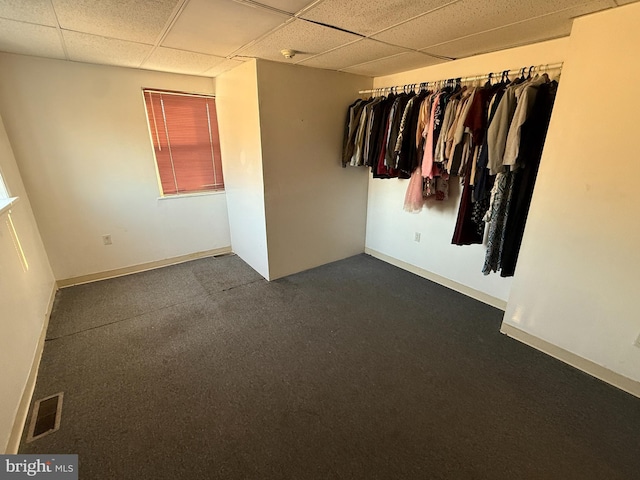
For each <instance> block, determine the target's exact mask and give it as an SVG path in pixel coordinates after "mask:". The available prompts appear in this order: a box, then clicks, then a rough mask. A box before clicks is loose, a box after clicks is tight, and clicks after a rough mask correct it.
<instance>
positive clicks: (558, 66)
mask: <svg viewBox="0 0 640 480" xmlns="http://www.w3.org/2000/svg"><path fill="white" fill-rule="evenodd" d="M562 65H563V62H559V63H552V64H550V65H538V66H533V65H532V66H531V67H521V68H515V69H511V70H502V71H499V72H491V73H484V74H479V75H472V76H470V77H453V78H448V79H442V80H432V81H430V82H420V83H408V84H405V85H394V86H390V87H380V88H371V89H369V90H360V91H359V92H358V93H359V94H361V95H363V94H368V93H377V94H383V93H384V92H386V91H389V92H392V91H393V92H411V91H412V90H415V89H416V88H425V87H428V86H437V85H439V86H445V85H447V84H451V83H454V82H455V83H466V82H474V81H477V80H482V79H487V80H489V81H491V80H492V79H493V80H498V81H499V80H500V79H501V78H504V77H505V76H506V77H508V76H510V75H515V74H519V75H520V74H521V75H529V74H531V73H534V72H535V73H545V72H548V71H550V70H562Z"/></svg>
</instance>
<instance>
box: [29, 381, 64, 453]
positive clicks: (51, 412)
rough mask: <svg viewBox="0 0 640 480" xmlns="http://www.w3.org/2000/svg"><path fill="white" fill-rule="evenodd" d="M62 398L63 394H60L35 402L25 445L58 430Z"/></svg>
mask: <svg viewBox="0 0 640 480" xmlns="http://www.w3.org/2000/svg"><path fill="white" fill-rule="evenodd" d="M62 397H63V393H62V392H60V393H56V394H55V395H51V396H50V397H47V398H42V399H40V400H37V401H36V403H35V404H34V405H33V414H32V415H31V423H30V424H29V433H28V434H27V443H29V442H33V441H34V440H37V439H39V438H42V437H44V436H45V435H48V434H50V433H52V432H55V431H56V430H58V429H59V428H60V417H61V415H62Z"/></svg>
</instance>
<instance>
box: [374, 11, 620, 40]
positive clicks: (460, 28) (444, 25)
mask: <svg viewBox="0 0 640 480" xmlns="http://www.w3.org/2000/svg"><path fill="white" fill-rule="evenodd" d="M602 3H603V2H602V1H600V0H595V1H594V0H592V1H589V2H585V0H535V1H527V2H514V1H513V0H493V1H491V2H487V1H486V0H461V1H459V2H457V3H454V4H452V5H448V6H447V7H445V8H442V9H440V10H437V11H435V12H433V13H430V14H428V15H424V16H422V17H419V18H417V19H414V20H411V21H410V22H407V23H405V24H403V25H400V26H398V27H395V28H392V29H390V30H387V31H385V32H382V33H380V34H378V35H375V36H374V38H376V39H379V40H383V41H385V42H389V43H393V44H395V45H402V46H404V47H409V48H414V49H422V48H425V47H428V46H430V45H435V44H440V43H443V42H446V41H449V40H454V39H456V38H460V37H464V36H467V35H473V34H475V33H480V32H484V31H487V30H490V29H493V28H497V27H501V26H504V25H509V24H511V23H514V22H520V21H523V20H526V19H531V18H534V17H537V16H540V15H544V14H546V13H550V12H557V11H560V10H563V9H567V8H572V7H575V6H578V5H579V6H585V7H586V10H589V11H595V10H599V9H601V8H602V7H601V5H602ZM605 3H606V4H607V6H610V3H611V2H610V0H606V2H605ZM591 5H599V6H597V7H595V9H590V8H589V7H590V6H591ZM605 8H606V7H605Z"/></svg>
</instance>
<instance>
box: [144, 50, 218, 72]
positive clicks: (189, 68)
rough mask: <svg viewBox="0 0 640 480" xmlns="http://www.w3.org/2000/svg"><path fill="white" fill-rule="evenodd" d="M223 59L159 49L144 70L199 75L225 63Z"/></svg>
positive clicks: (148, 60) (152, 55) (149, 59)
mask: <svg viewBox="0 0 640 480" xmlns="http://www.w3.org/2000/svg"><path fill="white" fill-rule="evenodd" d="M224 60H225V59H224V58H222V57H215V56H213V55H204V54H202V53H193V52H186V51H184V50H175V49H173V48H165V47H158V48H157V49H156V50H155V51H154V52H153V53H152V54H151V56H150V57H149V58H148V59H147V61H145V62H144V64H143V65H142V68H146V69H151V70H160V71H162V72H173V73H184V74H187V75H199V74H201V73H202V72H204V71H206V70H210V69H211V68H213V67H214V66H216V65H218V64H219V63H221V62H223V61H224Z"/></svg>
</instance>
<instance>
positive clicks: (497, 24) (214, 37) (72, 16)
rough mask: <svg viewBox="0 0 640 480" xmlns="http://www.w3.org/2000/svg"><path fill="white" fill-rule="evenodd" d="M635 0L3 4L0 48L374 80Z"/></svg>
mask: <svg viewBox="0 0 640 480" xmlns="http://www.w3.org/2000/svg"><path fill="white" fill-rule="evenodd" d="M632 1H635V0H526V1H525V0H523V1H519V2H514V1H512V0H490V1H487V0H145V1H144V2H140V1H138V0H29V1H28V2H26V1H24V0H0V51H3V52H9V53H18V54H23V55H34V56H41V57H48V58H58V59H68V60H73V61H80V62H88V63H96V64H106V65H117V66H124V67H132V68H142V69H149V70H157V71H165V72H175V73H184V74H191V75H203V76H216V75H219V74H220V73H223V72H224V71H226V70H228V69H231V68H233V67H234V66H236V65H239V64H240V63H241V62H243V61H246V60H247V59H248V58H262V59H267V60H272V61H279V62H287V63H294V64H299V65H306V66H309V67H316V68H324V69H330V70H338V71H345V72H351V73H357V74H361V75H368V76H381V75H388V74H392V73H397V72H400V71H405V70H411V69H414V68H420V67H424V66H429V65H434V64H437V63H442V62H445V61H449V60H453V59H457V58H463V57H468V56H472V55H478V54H481V53H487V52H491V51H496V50H501V49H504V48H510V47H514V46H520V45H525V44H529V43H535V42H540V41H544V40H550V39H554V38H559V37H562V36H566V35H568V34H569V33H570V31H571V25H572V21H573V18H575V17H578V16H582V15H586V14H589V13H593V12H597V11H600V10H604V9H608V8H616V7H617V6H619V5H622V4H627V3H631V2H632ZM283 49H292V50H295V51H296V52H297V53H296V55H295V57H294V58H292V59H287V58H285V57H283V56H282V55H281V54H280V51H281V50H283Z"/></svg>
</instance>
